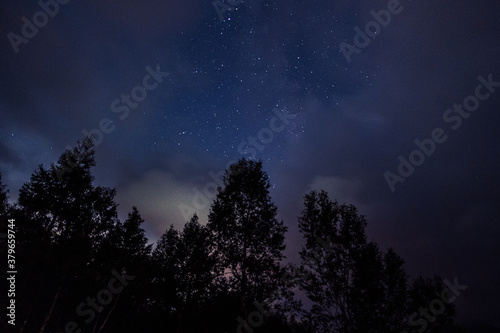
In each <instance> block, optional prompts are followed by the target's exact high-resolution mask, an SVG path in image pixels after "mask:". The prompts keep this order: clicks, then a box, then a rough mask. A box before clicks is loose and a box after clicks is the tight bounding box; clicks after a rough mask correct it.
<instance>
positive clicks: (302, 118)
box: [0, 0, 500, 326]
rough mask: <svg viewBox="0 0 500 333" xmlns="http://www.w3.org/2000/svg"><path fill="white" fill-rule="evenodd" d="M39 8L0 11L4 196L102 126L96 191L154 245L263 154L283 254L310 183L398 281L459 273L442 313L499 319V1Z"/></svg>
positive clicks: (295, 242)
mask: <svg viewBox="0 0 500 333" xmlns="http://www.w3.org/2000/svg"><path fill="white" fill-rule="evenodd" d="M54 3H55V2H52V5H48V6H45V7H46V12H47V13H48V14H44V13H43V12H40V11H41V10H43V9H42V6H41V5H40V4H39V3H37V2H36V1H25V0H23V1H17V0H16V1H14V0H5V1H2V3H1V4H0V35H2V36H3V37H2V38H1V42H0V59H1V60H0V120H1V122H0V172H1V173H2V178H3V181H4V182H5V183H6V184H7V186H8V188H9V189H10V200H11V202H14V201H15V200H16V199H17V196H18V190H19V188H20V187H21V185H22V184H23V183H24V182H26V181H28V180H29V176H30V175H31V173H32V172H33V171H34V170H35V168H36V166H37V165H39V164H44V166H46V167H47V166H48V165H49V164H50V163H51V162H54V161H56V160H57V158H58V157H59V155H60V154H61V153H62V152H63V151H64V149H65V148H66V147H68V146H71V147H74V146H75V144H76V142H77V141H78V140H81V139H83V137H84V133H86V132H88V131H92V129H99V128H100V130H99V133H100V134H99V135H96V137H97V138H98V139H97V142H96V143H97V145H96V158H97V166H96V167H95V168H94V174H95V176H96V184H99V185H103V186H110V187H113V188H116V190H117V198H116V199H117V202H118V203H119V205H120V206H119V211H120V216H121V217H125V216H126V214H127V212H129V211H130V210H131V208H132V206H137V207H138V208H139V210H140V212H141V214H142V216H143V217H144V218H145V220H146V225H145V229H146V231H147V236H148V238H149V239H150V240H151V241H152V242H153V241H156V240H157V239H158V238H159V237H160V235H161V234H162V233H163V232H164V231H165V230H166V228H167V227H168V226H169V225H170V224H174V225H175V226H176V227H177V228H182V226H183V224H184V223H185V222H186V221H187V219H188V218H189V216H190V215H191V214H192V213H193V212H195V211H196V212H197V213H198V215H199V216H200V220H201V221H202V222H206V220H207V214H208V211H209V205H210V202H211V200H213V196H214V184H216V183H217V182H218V179H219V177H220V174H221V173H222V171H223V170H225V169H226V167H227V165H228V164H230V163H232V162H234V161H236V160H238V159H239V158H241V157H247V158H249V157H251V158H253V159H262V161H263V163H264V165H263V166H264V169H265V171H266V172H267V173H268V175H269V176H270V181H271V184H272V187H271V196H272V199H273V201H274V202H275V204H276V205H277V207H278V215H279V216H278V217H279V218H280V219H283V221H284V222H285V224H286V225H287V226H288V227H289V232H288V234H287V243H288V247H287V250H286V254H287V256H288V258H289V260H291V261H296V260H297V258H298V255H297V252H298V250H299V246H300V244H301V240H300V235H299V233H298V228H297V217H298V215H299V214H300V212H301V210H302V207H303V195H304V194H305V193H308V192H309V191H311V190H313V189H316V190H319V189H324V190H326V191H328V193H329V194H330V197H331V198H332V199H337V200H338V201H339V202H341V203H343V202H347V203H352V204H354V205H356V207H358V209H359V211H360V212H361V214H363V215H365V216H366V217H367V220H368V228H367V233H368V238H369V239H370V240H374V241H376V242H378V243H379V244H380V245H381V247H382V248H387V247H393V248H395V250H396V252H397V253H399V254H400V255H401V256H402V257H403V258H404V259H405V261H406V266H405V267H406V269H407V271H408V273H409V274H410V275H411V276H413V277H414V276H417V275H424V276H432V275H433V274H439V275H440V276H442V277H443V278H446V279H449V280H451V281H452V280H453V279H454V277H457V278H458V281H459V283H460V284H464V285H467V286H468V289H467V290H466V291H464V292H463V293H462V294H461V295H460V297H459V298H458V299H457V301H456V304H457V306H458V310H459V314H460V315H459V321H461V322H469V321H471V322H483V323H488V324H491V325H496V326H499V325H498V324H497V320H496V319H497V315H498V313H499V311H500V305H499V304H500V302H498V300H499V299H500V288H499V287H498V282H499V281H500V242H498V239H499V237H500V226H499V223H500V205H499V203H500V187H499V185H500V178H499V173H498V166H499V161H500V154H499V149H498V143H499V140H498V139H499V133H500V83H499V82H500V62H499V61H498V59H499V55H500V43H499V41H500V27H499V25H498V21H499V18H500V2H498V1H495V0H484V1H477V2H476V1H474V2H471V1H465V0H455V1H451V0H442V1H415V0H413V1H411V0H401V1H400V2H398V1H396V0H391V1H385V0H384V1H367V0H360V1H347V0H338V1H331V0H330V1H326V0H319V1H302V0H299V1H280V0H279V1H278V0H275V1H272V0H245V1H239V0H234V1H233V0H225V1H220V2H216V3H215V5H214V3H213V2H211V1H209V0H205V1H200V0H192V1H181V0H168V1H160V0H150V1H147V2H139V1H130V0H120V1H117V0H110V1H81V0H80V1H78V0H72V1H68V0H60V2H59V3H56V4H57V8H56V7H55V6H54V5H53V4H54ZM387 14H389V15H387ZM221 18H222V20H221ZM377 20H378V22H379V23H376V22H377ZM35 23H36V24H37V25H34V24H35ZM463 104H465V105H463ZM462 105H463V106H462ZM416 140H417V141H416ZM410 160H411V161H412V162H409V161H410ZM402 161H403V162H402ZM400 164H401V166H400ZM413 164H414V165H413ZM398 168H399V170H398Z"/></svg>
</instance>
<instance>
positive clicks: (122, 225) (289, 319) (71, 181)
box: [0, 138, 463, 333]
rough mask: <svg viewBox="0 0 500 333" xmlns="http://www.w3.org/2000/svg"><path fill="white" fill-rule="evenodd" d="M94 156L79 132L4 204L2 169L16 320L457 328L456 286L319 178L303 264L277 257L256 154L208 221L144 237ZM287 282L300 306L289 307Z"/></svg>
mask: <svg viewBox="0 0 500 333" xmlns="http://www.w3.org/2000/svg"><path fill="white" fill-rule="evenodd" d="M94 166H95V159H94V144H93V141H92V140H91V139H90V138H86V139H85V140H84V141H82V142H78V144H77V146H76V147H75V148H74V149H70V150H66V151H65V152H64V153H63V154H62V155H61V156H60V158H59V159H58V161H57V163H53V164H51V166H50V168H44V167H43V165H40V166H39V167H38V168H37V169H36V170H35V171H34V172H33V174H32V175H31V177H30V180H29V181H28V182H26V183H25V184H24V185H23V186H22V188H21V190H20V193H19V198H18V201H17V204H14V205H12V206H11V205H9V203H8V191H7V189H6V187H5V185H4V184H3V183H2V178H1V174H0V222H1V225H2V226H5V225H6V223H7V218H13V219H15V224H16V265H17V266H19V267H22V274H19V275H18V276H17V281H16V305H17V316H18V318H22V319H21V321H22V320H24V321H23V322H22V323H19V322H18V323H19V325H22V326H20V327H21V328H20V330H21V331H26V332H40V333H44V332H62V331H75V332H79V329H81V331H82V332H93V333H94V332H103V333H104V332H111V333H114V332H137V333H140V332H156V331H172V332H177V333H191V332H193V333H194V332H199V331H201V330H203V331H207V332H214V333H222V332H231V331H232V332H234V331H235V330H236V331H237V333H243V332H245V333H252V332H255V333H257V330H258V332H260V333H268V332H269V333H270V332H285V333H312V332H315V333H316V332H318V333H323V332H334V333H335V332H342V333H346V332H347V333H365V332H373V333H375V332H377V333H378V332H384V333H402V332H406V333H417V332H418V333H422V332H424V331H426V332H460V331H459V330H458V329H457V328H456V326H455V325H454V323H453V318H454V316H455V313H456V311H455V306H454V305H453V304H452V303H453V302H452V301H451V300H452V299H454V297H456V296H457V293H458V292H459V291H460V290H462V289H459V288H463V286H457V287H456V288H455V287H450V283H449V282H448V281H446V280H445V281H443V280H442V279H440V278H438V277H434V278H433V279H424V278H421V277H419V278H417V279H416V280H415V281H414V282H413V283H412V284H410V283H408V276H407V274H406V272H405V271H404V269H403V264H404V261H403V259H402V258H401V257H399V256H398V255H397V254H396V252H395V251H394V250H392V249H390V248H389V249H387V250H385V251H384V250H381V249H380V248H379V246H378V244H376V243H375V242H368V241H367V237H366V235H365V228H366V225H367V222H366V220H365V218H364V217H363V216H361V215H359V214H358V211H357V209H356V208H355V207H354V206H353V205H348V204H339V203H338V202H337V201H332V200H330V198H329V197H328V194H327V193H326V192H325V191H321V192H316V191H312V192H310V193H308V194H306V195H305V197H304V210H303V211H302V213H301V216H300V217H299V220H298V227H299V230H300V232H301V233H302V235H303V237H304V240H305V245H304V246H303V248H302V250H301V251H300V252H299V254H300V258H301V264H300V266H298V267H297V266H295V265H293V264H291V263H288V264H286V265H285V264H284V263H283V260H284V259H285V256H284V255H283V251H284V249H285V245H284V244H285V243H284V241H285V232H286V231H287V228H286V227H285V226H284V224H283V222H282V221H278V220H277V218H276V214H277V208H276V206H275V205H274V203H273V202H272V200H271V198H270V195H269V187H270V185H269V179H268V176H267V174H266V173H265V172H264V171H263V169H262V162H260V161H259V162H255V161H250V160H245V159H241V160H239V161H238V162H237V163H235V164H233V165H231V166H230V168H229V169H228V170H226V172H225V175H224V181H223V186H222V187H220V188H218V191H217V197H216V199H215V200H214V202H213V204H212V206H211V210H210V213H209V216H208V224H207V225H206V226H204V225H202V224H200V222H199V219H198V216H197V215H196V214H195V215H194V216H193V217H192V218H191V219H190V220H189V221H188V222H187V223H185V225H184V226H183V228H182V230H181V231H178V230H176V229H175V228H174V227H173V225H171V226H170V228H168V229H167V230H166V231H165V233H164V234H163V235H162V236H161V237H160V239H159V240H158V241H157V242H156V244H155V247H154V249H153V250H152V246H151V245H148V239H147V238H146V234H145V230H144V229H143V226H144V224H145V221H144V219H143V218H142V217H141V214H140V213H139V210H138V209H137V207H132V210H131V212H130V213H129V214H128V217H127V218H126V219H125V221H124V222H121V221H120V220H119V219H118V217H117V204H116V203H115V201H114V197H115V190H114V189H111V188H107V187H101V186H97V185H95V184H94V176H93V174H92V167H94ZM0 253H3V254H4V255H5V247H2V249H0ZM113 274H114V275H113ZM116 274H127V275H128V276H129V277H133V278H134V279H133V281H131V282H130V283H128V284H127V288H126V289H120V291H119V292H117V293H115V295H114V297H113V298H112V300H111V299H110V301H109V302H107V303H106V302H104V303H106V304H103V303H100V305H102V306H99V305H96V306H95V307H94V306H93V305H92V307H91V303H87V304H85V302H90V301H92V297H94V298H95V297H96V295H101V296H102V295H104V294H105V289H106V288H109V283H110V277H113V276H115V277H116ZM456 284H457V283H456V282H455V285H456ZM5 285H6V280H4V281H3V282H2V286H3V287H5ZM297 285H298V286H300V288H301V289H302V290H303V291H304V292H305V295H306V296H307V297H308V298H309V300H310V301H311V303H312V307H311V309H310V310H307V311H306V310H303V311H298V308H299V304H300V302H297V301H296V299H295V298H294V296H295V295H294V290H295V289H294V287H295V286H297ZM447 288H448V289H447ZM457 288H458V289H457ZM452 293H453V294H452ZM443 295H444V296H443ZM97 298H98V299H99V297H97ZM94 302H95V301H94ZM94 304H95V303H94ZM0 305H2V306H6V305H7V304H6V303H5V301H4V298H2V299H0ZM82 306H84V307H83V308H82ZM85 306H86V307H85ZM78 309H80V311H78ZM82 309H86V311H85V315H84V314H82V312H81V310H82ZM75 310H76V313H75ZM68 325H69V326H68ZM75 325H76V326H75ZM5 327H7V326H5ZM68 327H70V328H68ZM6 329H7V328H6Z"/></svg>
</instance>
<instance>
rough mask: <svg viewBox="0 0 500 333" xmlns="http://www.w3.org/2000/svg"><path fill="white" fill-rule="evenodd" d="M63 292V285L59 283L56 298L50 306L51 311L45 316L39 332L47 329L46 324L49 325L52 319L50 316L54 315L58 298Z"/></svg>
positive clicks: (41, 332)
mask: <svg viewBox="0 0 500 333" xmlns="http://www.w3.org/2000/svg"><path fill="white" fill-rule="evenodd" d="M60 292H61V285H59V289H57V292H56V295H55V296H54V300H53V301H52V305H51V306H50V310H49V313H48V314H47V317H45V319H44V321H43V324H42V327H40V331H39V333H43V332H44V331H45V326H47V323H48V322H49V320H50V317H52V312H53V311H54V308H55V306H56V303H57V299H58V298H59V293H60Z"/></svg>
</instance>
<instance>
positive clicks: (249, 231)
mask: <svg viewBox="0 0 500 333" xmlns="http://www.w3.org/2000/svg"><path fill="white" fill-rule="evenodd" d="M269 187H270V185H269V180H268V177H267V174H266V173H265V172H264V171H263V170H262V162H260V161H259V162H254V161H249V160H245V159H241V160H239V161H238V162H237V163H235V164H233V165H231V166H230V168H229V170H226V173H225V176H224V188H219V189H218V193H217V197H216V199H215V201H214V203H213V205H212V207H211V210H210V214H209V217H208V224H207V227H208V228H209V230H210V232H211V237H212V238H213V241H214V246H215V253H214V255H215V256H216V260H217V268H218V273H219V275H220V274H224V278H225V282H226V283H227V287H228V291H229V293H230V294H232V295H234V296H235V297H236V298H237V299H239V300H240V302H241V305H240V308H241V311H242V312H241V315H242V316H243V321H244V323H245V329H247V331H248V323H247V316H248V314H249V313H250V309H251V308H253V309H255V308H254V307H253V305H252V303H253V302H254V301H257V302H265V300H266V299H267V298H268V297H269V296H270V295H272V294H273V293H276V292H277V291H278V290H280V289H281V288H282V286H283V282H282V280H281V279H280V277H281V275H282V273H283V268H282V267H281V266H280V262H281V260H282V259H283V258H284V255H283V254H282V251H283V250H284V249H285V245H284V235H285V232H286V230H287V228H286V227H285V226H284V225H283V222H282V221H278V220H277V219H276V211H277V208H276V206H275V205H274V204H273V203H272V201H271V198H270V196H269Z"/></svg>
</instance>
